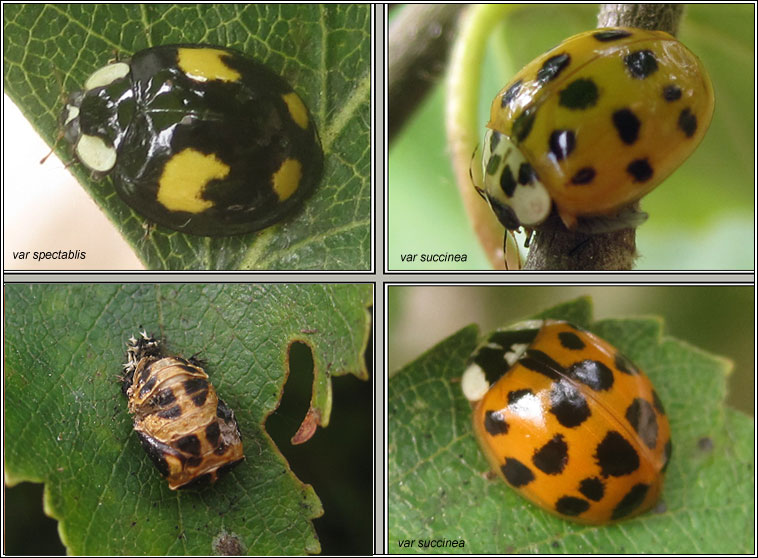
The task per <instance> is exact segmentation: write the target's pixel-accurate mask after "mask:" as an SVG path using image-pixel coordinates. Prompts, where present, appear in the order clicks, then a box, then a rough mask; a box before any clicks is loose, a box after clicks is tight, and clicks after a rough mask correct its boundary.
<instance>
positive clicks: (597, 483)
mask: <svg viewBox="0 0 758 558" xmlns="http://www.w3.org/2000/svg"><path fill="white" fill-rule="evenodd" d="M579 492H581V493H582V496H584V497H585V498H587V499H589V500H592V501H593V502H599V501H600V500H602V499H603V496H605V483H604V482H603V481H602V480H601V479H599V478H598V477H589V478H586V479H583V480H582V482H580V483H579Z"/></svg>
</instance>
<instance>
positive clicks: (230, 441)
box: [122, 332, 245, 490]
mask: <svg viewBox="0 0 758 558" xmlns="http://www.w3.org/2000/svg"><path fill="white" fill-rule="evenodd" d="M127 347H128V349H127V362H126V364H124V380H123V384H122V389H123V392H124V394H125V395H126V396H127V398H128V399H129V412H130V413H131V414H132V415H133V416H134V430H135V431H136V432H137V436H138V437H139V440H140V442H141V443H142V447H143V448H144V449H145V451H146V452H147V454H148V455H149V456H150V459H152V461H153V463H154V464H155V466H156V467H157V468H158V470H159V471H160V472H161V474H162V475H163V476H165V477H167V478H168V486H169V488H170V489H171V490H176V489H177V488H190V487H197V486H201V485H203V484H209V483H213V482H215V481H216V480H217V478H218V476H219V475H221V474H223V473H225V472H227V471H229V470H230V469H231V468H232V467H234V466H236V465H238V464H239V463H240V462H241V461H242V460H243V459H244V458H245V456H244V454H243V453H242V440H241V438H240V431H239V427H238V426H237V420H236V419H235V418H234V412H232V410H231V409H230V408H229V407H228V406H227V405H226V403H224V402H223V401H222V400H221V399H219V398H218V396H217V395H216V390H215V389H214V388H213V386H212V385H211V383H210V382H209V381H208V374H206V373H205V370H203V368H202V366H200V363H199V362H198V361H196V360H194V359H192V358H190V359H189V360H185V359H183V358H181V357H178V356H165V355H164V354H163V351H162V349H161V347H160V343H159V342H158V341H157V340H156V339H153V338H152V337H149V336H148V335H147V334H145V333H144V332H143V333H141V334H140V337H139V338H138V339H135V338H133V337H132V338H131V339H129V343H128V344H127Z"/></svg>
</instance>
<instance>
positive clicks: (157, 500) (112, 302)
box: [5, 284, 372, 555]
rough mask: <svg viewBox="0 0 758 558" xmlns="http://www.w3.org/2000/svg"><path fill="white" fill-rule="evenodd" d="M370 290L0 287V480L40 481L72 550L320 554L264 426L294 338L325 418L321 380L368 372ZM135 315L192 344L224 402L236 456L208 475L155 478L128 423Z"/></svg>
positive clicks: (305, 506)
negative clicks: (237, 461) (187, 484)
mask: <svg viewBox="0 0 758 558" xmlns="http://www.w3.org/2000/svg"><path fill="white" fill-rule="evenodd" d="M371 297H372V291H371V286H370V285H316V284H308V285H283V284H255V285H201V284H187V285H181V284H161V285H20V284H14V285H8V286H7V287H6V304H5V308H6V322H5V326H6V332H7V333H6V339H5V424H6V429H7V432H12V433H13V436H12V437H8V439H7V440H6V444H5V467H6V468H5V473H6V483H8V484H10V485H13V484H16V483H18V482H21V481H35V482H44V483H45V510H46V512H47V513H48V514H49V515H51V516H52V517H54V518H56V519H58V520H59V521H60V524H59V532H60V534H61V538H62V539H63V542H64V544H65V545H66V546H67V549H68V552H69V553H72V554H105V555H109V554H110V555H113V554H117V555H122V554H127V555H129V554H135V555H140V554H213V553H219V552H220V547H227V548H229V547H232V548H233V547H234V546H235V545H237V546H239V548H241V552H243V553H251V554H263V555H267V554H302V553H306V552H309V553H314V552H318V551H319V548H320V547H319V542H318V539H317V538H316V535H315V531H314V529H313V525H312V523H311V520H312V519H313V518H315V517H318V516H320V515H321V514H322V513H323V510H322V508H321V503H320V502H319V499H318V497H317V496H316V494H315V492H314V491H313V488H312V487H311V486H309V485H307V484H303V483H302V482H301V481H299V480H298V479H297V478H296V477H295V476H294V474H293V473H292V471H291V470H290V468H289V465H288V464H287V462H286V461H285V459H284V458H283V457H282V455H281V453H280V452H279V450H278V448H277V447H276V446H275V445H274V443H273V441H272V440H271V438H270V437H269V435H268V434H267V432H266V430H265V428H264V423H265V421H266V419H267V417H268V416H269V415H270V414H271V413H272V412H273V411H274V410H275V409H276V408H277V406H278V404H279V398H280V397H281V393H282V389H283V386H284V382H285V381H286V377H287V375H288V373H289V371H288V365H289V347H290V345H291V344H292V343H294V342H300V343H303V344H305V345H307V346H308V347H310V349H311V351H312V354H313V368H314V370H313V376H314V382H313V385H314V388H313V394H312V400H311V409H312V411H314V412H315V414H316V415H317V416H320V417H321V418H322V420H321V423H322V425H326V424H328V422H329V414H330V411H331V389H332V386H331V378H332V377H334V376H340V375H344V374H354V375H356V376H358V377H361V378H364V379H365V378H366V376H367V371H366V367H365V362H364V351H365V348H366V344H367V342H368V336H369V333H370V316H369V314H368V312H367V308H368V306H369V305H370V304H371ZM143 328H144V329H145V330H147V331H148V332H151V333H153V334H154V335H156V336H159V337H160V338H162V339H163V340H164V342H165V346H166V349H167V351H168V352H170V353H173V354H179V355H184V356H185V357H189V356H191V355H193V354H196V353H199V357H200V358H201V359H202V360H204V361H205V362H206V363H207V365H206V369H207V370H208V373H209V375H210V377H211V381H212V382H213V384H214V386H215V387H216V389H217V391H218V393H219V395H220V396H221V397H222V398H223V399H224V401H226V403H227V404H228V405H229V406H230V407H231V408H232V409H233V410H234V412H235V415H236V417H237V420H238V423H239V427H240V430H241V432H242V440H243V445H244V450H245V455H246V460H245V461H244V462H243V463H242V464H241V465H239V466H238V467H237V468H235V469H234V470H233V471H232V472H231V473H229V475H228V476H226V477H224V478H222V479H221V480H219V482H218V483H216V484H215V485H213V486H212V487H208V488H206V489H203V490H200V491H186V492H181V491H180V492H174V491H171V490H169V488H168V484H167V483H166V481H165V480H164V479H163V478H161V476H160V475H159V473H158V472H157V471H156V470H155V468H154V467H153V465H152V463H151V461H150V459H149V457H148V456H147V454H145V452H144V451H143V450H142V448H141V447H140V444H139V442H138V440H137V437H136V436H135V434H134V433H133V432H132V420H131V417H130V416H129V414H128V413H127V411H126V400H125V399H124V397H123V395H122V394H121V389H120V385H119V382H118V377H119V374H120V373H121V365H122V363H123V361H124V353H125V342H126V340H127V339H128V338H129V337H130V336H131V335H134V334H135V333H137V332H138V331H139V330H141V329H143ZM293 419H294V420H295V421H299V420H302V419H303V417H293Z"/></svg>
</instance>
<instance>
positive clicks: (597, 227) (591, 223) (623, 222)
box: [561, 204, 648, 234]
mask: <svg viewBox="0 0 758 558" xmlns="http://www.w3.org/2000/svg"><path fill="white" fill-rule="evenodd" d="M562 218H563V217H561V219H562ZM647 218H648V214H647V213H645V212H644V211H640V210H639V209H637V207H636V204H632V205H629V206H627V207H625V208H623V209H621V210H620V211H619V212H618V213H616V214H615V215H599V216H596V217H584V218H582V219H579V220H578V221H575V225H574V229H573V230H575V231H576V232H581V233H585V234H605V233H611V232H615V231H620V230H622V229H636V228H637V227H639V226H640V225H641V224H643V223H644V222H645V221H647Z"/></svg>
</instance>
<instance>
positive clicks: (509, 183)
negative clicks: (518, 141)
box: [482, 128, 552, 230]
mask: <svg viewBox="0 0 758 558" xmlns="http://www.w3.org/2000/svg"><path fill="white" fill-rule="evenodd" d="M482 174H483V176H484V188H483V196H484V198H485V199H486V200H487V203H489V204H490V207H491V208H492V211H494V212H495V215H496V216H497V218H498V220H499V221H500V223H502V225H503V226H504V227H505V228H506V229H508V230H516V229H518V228H519V227H521V226H522V225H524V226H528V227H531V226H534V225H539V224H540V223H542V221H544V220H545V219H546V218H547V216H548V214H549V213H550V208H551V207H552V200H551V199H550V194H548V191H547V189H546V188H545V186H544V185H543V184H542V182H540V181H539V177H538V176H537V173H536V172H534V169H533V168H532V165H531V164H529V162H528V161H527V160H526V158H525V157H524V155H523V154H522V153H521V151H520V150H519V148H518V147H517V146H516V145H515V144H514V143H513V141H512V140H511V139H510V138H509V137H508V136H507V135H505V134H501V133H500V132H498V131H496V130H492V129H490V128H488V129H487V133H486V134H485V135H484V146H483V150H482Z"/></svg>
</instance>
